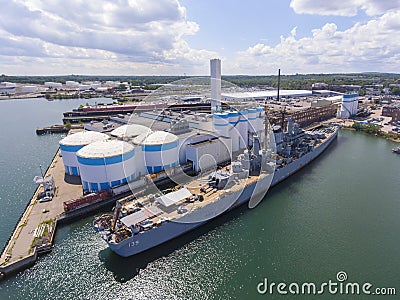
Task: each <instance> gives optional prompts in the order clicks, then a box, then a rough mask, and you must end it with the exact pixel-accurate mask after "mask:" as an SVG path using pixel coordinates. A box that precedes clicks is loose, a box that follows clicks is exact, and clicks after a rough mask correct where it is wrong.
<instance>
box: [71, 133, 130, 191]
mask: <svg viewBox="0 0 400 300" xmlns="http://www.w3.org/2000/svg"><path fill="white" fill-rule="evenodd" d="M76 156H77V160H78V164H79V171H80V176H81V180H82V186H83V189H84V190H85V191H87V192H96V191H100V190H108V189H110V188H111V187H115V186H118V185H121V184H125V183H127V182H129V181H132V180H135V179H136V168H135V147H134V146H133V145H131V144H129V143H127V142H123V141H118V140H111V141H100V142H94V143H91V144H89V145H87V146H85V147H83V148H82V149H80V150H79V151H78V152H77V153H76Z"/></svg>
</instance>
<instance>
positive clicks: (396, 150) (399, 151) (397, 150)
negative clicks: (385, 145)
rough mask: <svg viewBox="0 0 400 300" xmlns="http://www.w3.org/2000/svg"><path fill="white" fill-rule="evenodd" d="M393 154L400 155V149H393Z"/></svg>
mask: <svg viewBox="0 0 400 300" xmlns="http://www.w3.org/2000/svg"><path fill="white" fill-rule="evenodd" d="M392 152H393V153H396V154H400V147H397V148H393V149H392Z"/></svg>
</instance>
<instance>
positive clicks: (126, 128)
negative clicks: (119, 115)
mask: <svg viewBox="0 0 400 300" xmlns="http://www.w3.org/2000/svg"><path fill="white" fill-rule="evenodd" d="M146 132H151V129H150V128H148V127H146V126H143V125H139V124H126V125H122V126H120V127H118V128H116V129H114V130H113V131H111V132H110V134H111V135H112V136H114V137H116V138H119V139H129V138H134V137H137V136H138V135H141V134H143V133H146Z"/></svg>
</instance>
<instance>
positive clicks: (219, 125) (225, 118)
mask: <svg viewBox="0 0 400 300" xmlns="http://www.w3.org/2000/svg"><path fill="white" fill-rule="evenodd" d="M228 125H229V114H228V113H227V112H216V113H213V127H214V131H215V133H216V134H217V135H219V136H229V134H228Z"/></svg>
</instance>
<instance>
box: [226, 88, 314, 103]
mask: <svg viewBox="0 0 400 300" xmlns="http://www.w3.org/2000/svg"><path fill="white" fill-rule="evenodd" d="M279 94H280V97H282V98H294V97H307V96H312V91H308V90H280V91H279ZM277 97H278V91H277V90H267V91H254V92H237V93H222V95H221V99H222V100H223V101H240V102H246V101H266V100H272V99H276V98H277Z"/></svg>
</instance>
